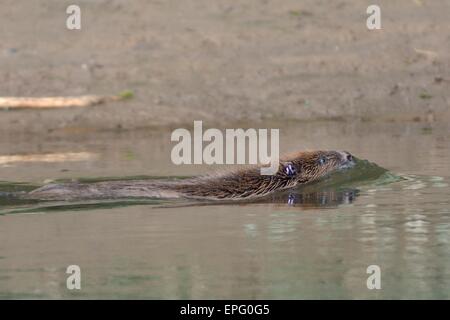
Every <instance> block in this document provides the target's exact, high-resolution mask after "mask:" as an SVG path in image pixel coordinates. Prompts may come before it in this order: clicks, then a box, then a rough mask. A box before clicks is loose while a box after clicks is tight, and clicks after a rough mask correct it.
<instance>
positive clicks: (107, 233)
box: [0, 122, 450, 299]
mask: <svg viewBox="0 0 450 320" xmlns="http://www.w3.org/2000/svg"><path fill="white" fill-rule="evenodd" d="M268 127H275V128H276V127H281V128H282V129H281V132H280V134H281V146H282V150H283V151H293V150H297V149H299V150H303V149H342V150H348V151H350V152H352V153H353V154H354V155H356V156H358V157H359V158H362V159H369V160H370V161H371V162H374V163H377V164H378V165H379V166H381V167H383V168H386V169H388V170H389V171H384V170H383V169H381V168H380V167H378V166H375V165H372V164H370V163H369V162H360V163H359V164H358V168H357V169H358V170H356V171H352V173H349V172H347V173H344V174H341V175H335V176H333V177H330V178H329V179H327V180H326V181H322V182H320V183H318V184H314V185H311V186H308V187H307V188H302V189H299V190H296V191H290V192H282V193H279V194H277V195H274V196H273V197H270V198H268V199H264V200H261V201H257V202H256V203H239V204H217V203H196V202H186V201H182V200H177V201H161V200H152V199H148V200H139V201H136V200H120V201H118V200H116V201H102V202H98V201H97V202H94V201H89V202H74V203H64V202H29V201H22V202H20V201H19V202H18V201H16V200H14V199H11V198H8V197H0V213H1V215H0V297H2V298H30V297H35V298H158V299H159V298H185V299H196V298H198V299H202V298H206V299H208V298H236V299H237V298H242V299H280V298H285V299H297V298H298V299H313V298H314V299H315V298H325V299H336V298H350V299H353V298H369V299H381V298H388V299H390V298H418V299H430V298H447V299H448V298H450V290H449V289H450V250H449V242H450V234H449V230H450V228H449V227H450V173H449V165H448V164H449V160H450V135H449V127H448V125H446V124H441V125H438V124H433V126H431V127H425V126H424V125H423V124H416V123H407V124H404V123H387V124H386V123H357V124H349V123H339V122H324V123H312V124H298V123H295V124H290V125H286V124H283V125H282V126H281V125H280V126H277V124H276V123H272V124H270V126H268ZM35 139H37V138H33V137H27V136H24V137H20V136H19V137H14V138H10V139H8V140H5V139H2V140H0V147H1V150H2V152H3V154H2V155H3V156H9V158H8V157H4V158H3V159H4V160H3V162H4V163H3V165H1V164H0V172H1V174H0V177H1V180H3V181H5V182H3V183H1V184H0V192H1V191H3V192H5V191H19V190H28V189H31V188H33V187H34V186H35V185H40V184H42V183H43V182H44V181H47V182H48V181H49V180H59V179H63V180H64V179H72V178H77V179H78V178H85V179H88V180H95V179H96V178H98V177H103V178H102V179H108V177H116V178H117V177H139V178H142V176H141V175H143V174H144V175H146V177H152V176H159V177H161V176H175V175H176V176H186V175H193V174H199V173H204V172H207V171H209V170H212V169H211V168H209V167H204V166H174V165H172V164H170V149H171V144H170V131H164V130H161V131H159V132H153V131H148V130H142V131H137V132H117V133H100V134H95V135H93V134H92V133H89V132H80V133H78V134H76V135H65V134H61V135H59V134H58V135H49V136H48V137H47V138H46V139H45V141H44V142H43V141H42V140H39V141H37V140H35ZM130 141H133V144H130V143H129V142H130ZM150 151H151V152H150ZM43 154H46V155H47V156H45V157H43V156H42V155H43ZM49 154H50V155H51V154H60V155H59V156H58V157H56V156H53V157H52V156H48V155H49ZM61 154H69V156H67V157H61ZM77 154H78V155H79V154H84V155H86V154H89V155H92V156H89V157H85V158H83V159H80V158H79V156H77V157H78V158H77V159H75V160H76V161H75V160H74V161H72V160H71V158H70V157H71V156H73V155H77ZM12 155H20V156H22V157H24V158H21V157H11V156H12ZM58 159H59V160H58ZM61 159H62V160H61ZM213 169H215V168H213ZM105 177H106V178H105ZM23 182H26V183H23ZM71 264H76V265H79V266H80V268H81V273H82V289H81V290H79V291H75V292H74V291H69V290H67V288H66V278H67V276H68V275H67V274H66V273H65V271H66V268H67V266H68V265H71ZM369 265H378V266H380V268H381V287H382V288H381V290H369V289H367V286H366V280H367V277H368V276H369V275H368V274H367V273H366V269H367V267H368V266H369Z"/></svg>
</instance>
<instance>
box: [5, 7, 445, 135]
mask: <svg viewBox="0 0 450 320" xmlns="http://www.w3.org/2000/svg"><path fill="white" fill-rule="evenodd" d="M78 4H79V5H80V7H81V10H82V29H81V30H80V31H70V30H67V29H66V27H65V20H66V17H67V15H66V13H65V9H66V6H67V5H68V4H67V3H66V2H64V1H63V2H61V1H56V0H42V1H16V0H4V1H3V3H2V13H1V19H0V39H1V42H0V96H52V95H55V96H66V95H67V96H73V95H85V94H104V95H110V94H116V93H118V92H120V91H122V90H132V91H133V92H134V94H135V96H134V98H133V99H131V100H129V101H124V102H114V103H109V104H106V105H100V106H96V107H92V108H88V109H84V108H81V109H80V108H74V109H70V110H67V109H64V110H39V111H34V110H33V111H32V110H21V111H15V110H14V111H13V110H9V111H5V110H3V111H0V132H5V131H6V132H9V133H13V132H33V133H47V132H53V131H55V130H56V131H58V130H63V131H64V130H69V131H70V130H76V129H79V128H91V129H94V128H95V129H101V130H104V129H117V128H123V129H134V128H140V127H157V126H178V125H183V124H187V123H189V124H192V121H193V120H203V121H205V122H206V123H207V124H208V125H214V124H216V123H219V124H220V125H221V126H227V125H228V124H230V125H231V124H232V123H238V122H241V123H245V126H247V127H253V126H258V123H262V122H263V121H267V120H269V121H271V120H277V121H278V120H283V119H290V120H301V121H304V120H313V119H343V120H348V121H354V120H370V121H372V120H390V121H392V120H393V121H428V122H430V121H431V122H432V121H440V120H441V121H448V120H449V119H450V116H449V115H450V112H449V109H450V95H449V93H448V92H450V90H449V89H450V72H449V70H450V55H449V52H450V27H449V26H450V22H449V20H448V18H449V17H448V13H449V12H450V3H449V2H448V1H447V0H433V1H423V0H398V1H387V0H384V1H381V0H380V1H378V4H379V5H380V7H381V10H382V30H377V31H369V30H368V29H367V28H366V18H367V14H366V8H367V6H368V5H369V4H371V2H370V1H355V0H340V1H317V0H314V1H313V0H307V1H298V0H286V1H282V2H280V1H267V0H237V1H225V0H216V1H210V0H195V1H193V0H189V1H162V0H160V1H148V0H136V1H122V0H110V1H106V0H97V1H78Z"/></svg>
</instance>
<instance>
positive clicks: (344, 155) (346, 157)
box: [340, 151, 355, 168]
mask: <svg viewBox="0 0 450 320" xmlns="http://www.w3.org/2000/svg"><path fill="white" fill-rule="evenodd" d="M340 154H341V161H342V167H343V168H350V167H353V166H354V165H355V159H354V158H353V156H352V155H351V154H350V152H348V151H341V152H340Z"/></svg>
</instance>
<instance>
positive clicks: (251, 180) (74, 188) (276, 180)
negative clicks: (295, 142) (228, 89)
mask: <svg viewBox="0 0 450 320" xmlns="http://www.w3.org/2000/svg"><path fill="white" fill-rule="evenodd" d="M348 156H349V154H348V153H345V152H344V153H343V152H337V151H306V152H297V153H293V154H290V155H288V156H285V157H283V158H282V159H281V160H280V163H279V166H278V171H277V173H276V174H274V175H261V173H260V167H257V166H253V167H248V168H243V169H239V170H236V171H231V172H224V173H219V174H214V175H208V176H201V177H197V178H192V179H186V180H178V181H171V182H168V181H154V180H153V181H152V180H139V181H107V182H98V183H91V184H82V183H67V184H53V185H48V186H44V187H42V188H39V189H37V190H34V191H32V192H30V193H29V194H28V195H27V198H33V199H48V200H73V199H99V198H125V197H156V198H179V197H184V198H199V199H213V200H232V199H248V198H254V197H261V196H264V195H267V194H270V193H272V192H274V191H277V190H283V189H287V188H292V187H295V186H297V185H301V184H306V183H310V182H313V181H316V180H318V179H320V178H322V177H324V176H326V175H327V174H329V173H330V172H332V171H335V170H337V169H340V168H344V167H347V166H348V165H349V163H351V162H352V160H350V161H349V160H348V159H347V157H348ZM321 160H324V163H321V162H320V161H321ZM289 164H290V165H291V166H292V167H293V168H294V169H295V172H296V174H294V175H291V176H290V175H288V174H287V173H286V171H285V168H286V166H287V165H289Z"/></svg>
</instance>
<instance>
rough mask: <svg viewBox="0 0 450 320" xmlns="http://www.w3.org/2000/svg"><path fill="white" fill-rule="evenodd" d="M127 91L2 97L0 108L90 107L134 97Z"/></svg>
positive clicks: (0, 98)
mask: <svg viewBox="0 0 450 320" xmlns="http://www.w3.org/2000/svg"><path fill="white" fill-rule="evenodd" d="M132 95H133V94H132V93H131V92H129V91H127V92H123V93H121V94H119V95H117V96H96V95H89V96H79V97H0V108H4V109H15V108H18V109H19V108H68V107H89V106H93V105H96V104H101V103H105V102H109V101H118V100H124V99H128V98H131V97H132Z"/></svg>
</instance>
